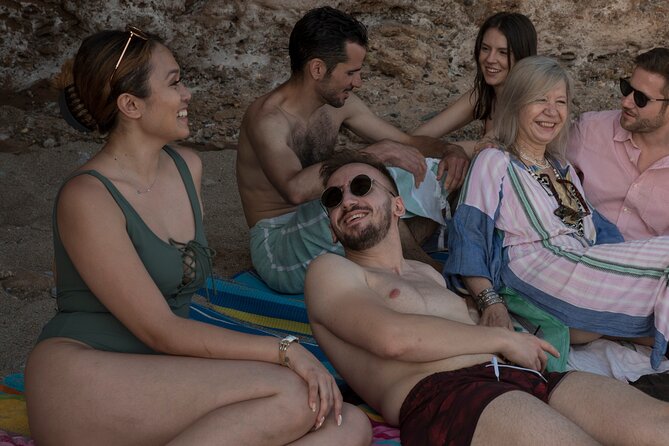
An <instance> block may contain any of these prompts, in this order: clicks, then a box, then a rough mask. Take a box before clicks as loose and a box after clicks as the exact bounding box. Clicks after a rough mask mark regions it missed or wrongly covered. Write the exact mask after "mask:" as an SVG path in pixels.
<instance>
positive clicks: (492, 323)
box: [479, 303, 514, 331]
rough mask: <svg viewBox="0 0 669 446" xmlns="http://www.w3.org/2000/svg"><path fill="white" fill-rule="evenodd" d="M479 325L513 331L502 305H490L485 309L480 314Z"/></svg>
mask: <svg viewBox="0 0 669 446" xmlns="http://www.w3.org/2000/svg"><path fill="white" fill-rule="evenodd" d="M479 325H485V326H488V327H502V328H508V329H509V330H511V331H514V330H513V323H512V322H511V317H510V316H509V310H507V309H506V307H505V306H504V304H502V303H499V304H492V305H490V306H489V307H487V308H485V309H484V310H483V313H481V319H479Z"/></svg>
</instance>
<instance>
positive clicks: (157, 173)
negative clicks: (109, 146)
mask: <svg viewBox="0 0 669 446" xmlns="http://www.w3.org/2000/svg"><path fill="white" fill-rule="evenodd" d="M110 155H111V156H112V158H114V161H116V163H117V164H118V167H119V169H121V172H123V176H124V177H125V180H126V181H127V182H128V184H132V183H131V182H130V181H129V180H128V173H127V172H126V171H125V168H124V167H123V164H121V162H120V161H119V160H118V157H117V156H116V155H115V154H112V153H110ZM159 174H160V158H158V170H157V171H156V177H155V178H154V179H153V181H152V182H151V184H149V187H147V188H145V189H135V187H134V186H133V189H135V193H136V194H137V195H143V194H148V193H149V192H151V189H153V186H154V185H155V184H156V181H158V175H159Z"/></svg>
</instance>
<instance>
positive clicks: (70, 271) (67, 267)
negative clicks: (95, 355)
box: [38, 146, 211, 353]
mask: <svg viewBox="0 0 669 446" xmlns="http://www.w3.org/2000/svg"><path fill="white" fill-rule="evenodd" d="M164 150H165V152H166V153H167V154H169V155H170V156H171V157H172V159H173V160H174V163H175V165H176V167H177V169H178V171H179V174H180V175H181V179H182V181H183V183H184V185H185V187H186V191H187V193H188V198H189V199H190V204H191V208H192V211H193V216H194V219H195V239H194V240H191V241H188V242H183V243H179V242H176V241H173V240H170V242H169V243H166V242H165V241H163V240H161V239H160V238H159V237H158V236H156V234H154V233H153V232H152V231H151V229H149V227H148V226H147V225H146V224H145V223H144V221H143V220H142V218H141V217H140V216H139V214H137V212H136V211H135V210H134V209H133V207H132V206H130V203H128V202H127V201H126V199H125V198H124V197H123V195H121V193H120V192H119V191H118V189H116V187H115V186H114V185H113V184H112V182H111V181H110V180H109V179H107V178H106V177H104V176H103V175H101V174H100V173H99V172H97V171H95V170H86V171H81V172H76V173H75V174H73V175H72V176H70V177H69V178H67V179H66V180H65V182H64V183H63V184H65V183H67V181H68V180H69V179H71V178H73V177H75V176H77V175H92V176H94V177H96V178H97V179H99V180H100V181H101V182H102V183H103V184H104V185H105V187H106V188H107V190H108V191H109V193H110V194H111V195H112V197H114V200H115V201H116V203H117V204H118V206H119V207H120V208H121V210H122V211H123V214H124V215H125V219H126V229H127V231H128V235H129V236H130V240H131V241H132V243H133V245H134V246H135V249H136V250H137V254H138V255H139V257H140V258H141V259H142V262H143V263H144V266H145V268H146V270H147V271H148V273H149V275H150V276H151V278H152V279H153V280H154V282H155V283H156V285H157V286H158V288H159V289H160V291H161V293H162V294H163V296H164V297H165V300H166V301H167V303H168V304H169V306H170V308H171V309H172V311H173V312H174V313H175V314H177V315H179V316H181V317H188V310H189V303H190V300H191V297H192V295H193V293H194V292H195V291H197V290H198V288H200V287H201V286H202V284H203V283H204V281H205V279H206V278H207V277H208V276H209V275H211V255H210V250H209V248H207V240H206V238H205V234H204V228H203V225H202V210H201V209H200V202H199V200H198V197H197V193H196V190H195V185H194V184H193V178H192V176H191V174H190V171H189V170H188V166H187V165H186V162H185V161H184V160H183V158H182V157H181V156H180V155H179V154H178V153H177V152H176V151H174V150H173V149H172V148H170V147H167V146H165V147H164ZM61 188H62V187H61ZM57 205H58V197H56V204H55V205H54V211H53V238H54V254H55V262H56V288H57V290H58V295H57V303H58V313H57V314H56V315H55V316H54V317H53V319H51V320H50V321H49V322H48V323H47V324H46V325H45V326H44V329H43V330H42V333H41V335H40V336H39V339H38V341H41V340H44V339H47V338H53V337H66V338H72V339H76V340H78V341H81V342H84V343H86V344H88V345H90V346H91V347H94V348H96V349H99V350H106V351H114V352H125V353H155V352H154V351H153V350H152V349H151V348H149V347H148V346H147V345H146V344H144V343H143V342H142V341H140V340H139V339H138V338H137V337H136V336H135V335H133V334H132V333H131V332H130V330H128V329H127V328H126V327H125V326H124V325H123V324H122V323H121V322H120V321H119V320H118V319H116V317H114V315H113V314H111V313H110V312H109V310H108V309H107V308H106V307H105V306H104V305H103V304H102V303H101V302H100V301H99V300H98V299H97V297H95V295H94V294H93V293H92V292H91V290H90V289H89V287H88V286H87V285H86V283H85V282H84V281H83V279H82V278H81V276H80V275H79V273H78V272H77V269H76V268H75V266H74V265H73V264H72V261H71V260H70V258H69V256H68V255H67V252H66V251H65V248H64V246H63V243H62V241H61V240H60V236H59V233H58V224H57V220H56V207H57ZM188 265H194V268H189V266H188Z"/></svg>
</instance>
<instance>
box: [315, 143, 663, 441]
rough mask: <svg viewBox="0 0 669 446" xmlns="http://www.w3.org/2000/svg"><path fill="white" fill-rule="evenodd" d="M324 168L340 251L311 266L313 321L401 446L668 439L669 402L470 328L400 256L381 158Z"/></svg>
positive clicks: (462, 306) (463, 313) (395, 203)
mask: <svg viewBox="0 0 669 446" xmlns="http://www.w3.org/2000/svg"><path fill="white" fill-rule="evenodd" d="M321 172H322V175H323V181H324V184H325V187H326V189H325V192H323V195H322V197H321V202H322V205H323V206H324V207H325V208H326V209H327V211H328V215H329V218H330V224H331V227H332V231H333V233H334V236H335V237H336V238H337V239H339V240H340V241H341V243H342V245H343V246H344V249H345V251H346V255H345V257H341V256H337V255H332V254H325V255H323V256H320V257H319V258H317V259H316V260H314V261H313V262H312V263H311V264H310V265H309V269H308V272H307V278H306V283H305V296H306V303H307V310H308V312H309V321H310V323H311V326H312V330H313V333H314V336H315V337H316V339H317V340H318V343H319V345H320V346H321V348H323V350H324V351H325V353H326V354H327V356H328V358H329V359H330V360H331V362H332V364H333V365H334V367H335V368H336V369H337V370H338V371H339V373H340V374H341V376H342V377H343V378H344V379H345V380H346V382H347V383H348V384H349V385H350V386H351V388H352V389H353V390H354V391H355V392H356V393H357V394H358V395H359V396H360V397H361V398H362V399H363V400H364V401H365V402H366V403H367V404H369V405H370V406H371V407H372V408H374V409H375V410H376V411H378V412H379V413H381V415H382V416H383V417H384V419H385V421H386V422H387V423H390V424H391V425H395V426H399V428H400V436H401V441H402V445H403V446H415V445H420V446H432V445H444V444H449V445H469V444H501V443H503V444H514V445H536V444H570V445H571V444H579V445H582V444H614V443H615V444H665V443H666V439H667V438H668V437H667V435H669V405H667V404H666V403H663V402H661V401H659V400H655V399H653V398H651V397H649V396H647V395H645V394H643V393H641V392H640V391H638V390H636V389H634V388H632V387H631V386H629V385H627V384H624V383H621V382H619V381H616V380H613V379H611V378H607V377H603V376H597V375H592V374H589V373H583V372H573V373H569V374H564V373H541V371H542V370H543V369H544V367H545V365H546V361H547V356H546V353H550V354H553V355H557V354H558V353H557V351H556V350H555V349H554V347H553V346H552V345H550V344H549V343H548V342H546V341H544V340H542V339H539V338H537V337H535V336H533V335H530V334H528V333H518V332H515V331H511V330H507V329H504V328H500V327H487V326H482V325H477V324H476V322H477V321H478V318H479V315H478V312H477V311H476V310H473V309H469V308H468V307H467V304H466V301H465V300H464V299H462V298H460V297H459V296H457V295H455V294H454V293H452V292H451V291H449V290H448V289H447V288H446V285H445V282H444V279H443V277H442V276H441V275H440V274H439V273H437V272H436V271H434V270H433V269H432V268H430V267H428V266H427V265H425V264H422V263H420V262H416V261H411V260H406V259H405V258H404V257H403V255H402V248H401V243H400V239H399V228H398V222H399V219H400V217H401V216H402V214H403V213H404V210H405V209H404V203H403V200H402V198H401V197H398V196H397V193H396V188H395V185H394V183H393V181H392V178H391V177H390V176H389V174H388V172H387V170H386V168H385V167H384V166H383V165H382V164H381V163H380V162H379V161H378V160H374V159H373V158H371V157H369V156H366V155H365V154H362V153H360V152H351V151H344V152H339V153H338V154H336V155H335V156H334V157H333V158H332V159H331V160H330V161H327V162H326V163H325V164H324V165H323V167H322V169H321ZM502 358H504V359H502ZM596 442H597V443H596Z"/></svg>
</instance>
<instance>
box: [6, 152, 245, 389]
mask: <svg viewBox="0 0 669 446" xmlns="http://www.w3.org/2000/svg"><path fill="white" fill-rule="evenodd" d="M5 142H6V143H7V144H6V146H11V142H10V141H5ZM99 147H100V146H99V145H98V144H92V143H90V142H73V143H66V144H63V145H54V146H53V147H48V148H45V147H44V146H43V145H42V144H35V145H32V146H29V147H26V148H23V149H21V150H18V151H11V150H6V151H0V202H1V203H2V205H1V207H0V346H1V347H0V348H1V350H0V376H5V375H7V374H9V373H13V372H20V371H22V370H23V367H24V365H25V361H26V358H27V355H28V353H29V351H30V349H31V347H32V346H33V344H34V342H35V339H36V338H37V336H38V335H39V332H40V330H41V328H42V325H43V324H44V323H45V322H46V321H47V320H48V319H49V318H50V317H51V316H52V315H53V314H54V313H55V310H56V301H55V299H53V298H52V297H51V289H52V287H53V279H52V276H51V272H50V270H51V259H52V256H53V247H52V236H51V211H52V207H53V201H54V198H55V194H56V192H57V190H58V186H59V185H60V183H61V181H62V179H63V178H64V177H65V176H66V175H67V174H68V173H69V172H70V171H71V170H73V169H74V168H75V167H76V166H78V165H79V164H81V163H82V162H83V161H85V160H86V159H87V158H88V157H90V156H91V155H92V154H93V153H95V151H97V150H98V149H99ZM12 152H13V153H12ZM201 156H202V159H203V162H204V176H203V185H202V195H203V197H202V198H203V201H204V208H205V227H206V231H207V237H208V240H209V244H210V246H211V247H212V248H214V249H215V250H216V251H217V256H216V258H215V260H214V271H215V273H216V274H217V275H222V276H230V275H232V274H234V273H235V272H237V271H240V270H242V269H245V268H248V267H250V265H251V261H250V257H249V253H248V229H247V227H246V223H245V221H244V216H243V213H242V208H241V204H240V201H239V194H238V193H237V186H236V183H235V156H236V152H235V151H234V150H222V151H209V152H201Z"/></svg>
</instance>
